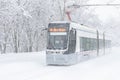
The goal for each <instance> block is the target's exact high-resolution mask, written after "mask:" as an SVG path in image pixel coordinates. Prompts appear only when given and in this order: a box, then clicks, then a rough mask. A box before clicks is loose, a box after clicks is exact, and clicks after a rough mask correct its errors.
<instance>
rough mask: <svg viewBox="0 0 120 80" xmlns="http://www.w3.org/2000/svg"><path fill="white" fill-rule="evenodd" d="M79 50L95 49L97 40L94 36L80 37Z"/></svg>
mask: <svg viewBox="0 0 120 80" xmlns="http://www.w3.org/2000/svg"><path fill="white" fill-rule="evenodd" d="M80 49H81V51H89V50H96V49H97V40H96V39H95V38H87V37H80Z"/></svg>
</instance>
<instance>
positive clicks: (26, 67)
mask: <svg viewBox="0 0 120 80" xmlns="http://www.w3.org/2000/svg"><path fill="white" fill-rule="evenodd" d="M119 50H120V48H113V50H112V53H111V54H108V55H105V56H101V57H98V58H94V59H91V60H88V61H84V62H81V63H79V64H76V65H72V66H47V65H46V63H45V52H37V53H35V52H34V53H21V54H3V55H0V80H120V76H119V74H120V51H119Z"/></svg>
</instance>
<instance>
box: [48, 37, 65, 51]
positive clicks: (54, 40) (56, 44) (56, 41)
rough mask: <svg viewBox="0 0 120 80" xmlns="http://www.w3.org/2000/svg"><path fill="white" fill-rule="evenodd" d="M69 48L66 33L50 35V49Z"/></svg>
mask: <svg viewBox="0 0 120 80" xmlns="http://www.w3.org/2000/svg"><path fill="white" fill-rule="evenodd" d="M66 48H67V36H66V35H49V40H48V49H59V50H63V49H66Z"/></svg>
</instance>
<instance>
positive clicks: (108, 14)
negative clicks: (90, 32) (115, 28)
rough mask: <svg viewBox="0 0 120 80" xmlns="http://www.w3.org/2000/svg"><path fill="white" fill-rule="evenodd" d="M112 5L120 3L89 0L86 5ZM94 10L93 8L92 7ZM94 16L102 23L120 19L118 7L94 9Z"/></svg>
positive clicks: (115, 0) (118, 0) (106, 0)
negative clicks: (111, 19)
mask: <svg viewBox="0 0 120 80" xmlns="http://www.w3.org/2000/svg"><path fill="white" fill-rule="evenodd" d="M107 3H109V4H113V3H117V4H119V3H120V0H90V1H89V2H88V4H107ZM93 8H94V7H93ZM95 12H96V13H95V14H97V15H98V16H99V18H100V19H101V20H103V22H105V21H106V20H108V19H110V18H113V19H119V18H120V6H118V7H112V6H106V7H105V6H104V7H96V9H95Z"/></svg>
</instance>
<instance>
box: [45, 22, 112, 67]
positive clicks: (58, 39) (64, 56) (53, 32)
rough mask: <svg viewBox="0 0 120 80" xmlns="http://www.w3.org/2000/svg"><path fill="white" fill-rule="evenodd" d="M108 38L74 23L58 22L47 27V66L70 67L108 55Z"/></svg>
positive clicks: (109, 43) (109, 44)
mask: <svg viewBox="0 0 120 80" xmlns="http://www.w3.org/2000/svg"><path fill="white" fill-rule="evenodd" d="M110 47H111V40H110V38H108V37H106V35H105V33H101V32H99V31H98V30H96V29H91V28H88V27H86V26H84V25H80V24H77V23H74V22H65V21H58V22H52V23H49V25H48V36H47V50H46V63H47V65H72V64H76V63H78V62H80V61H83V60H86V59H90V58H93V57H96V56H100V55H104V54H105V53H109V49H110Z"/></svg>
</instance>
